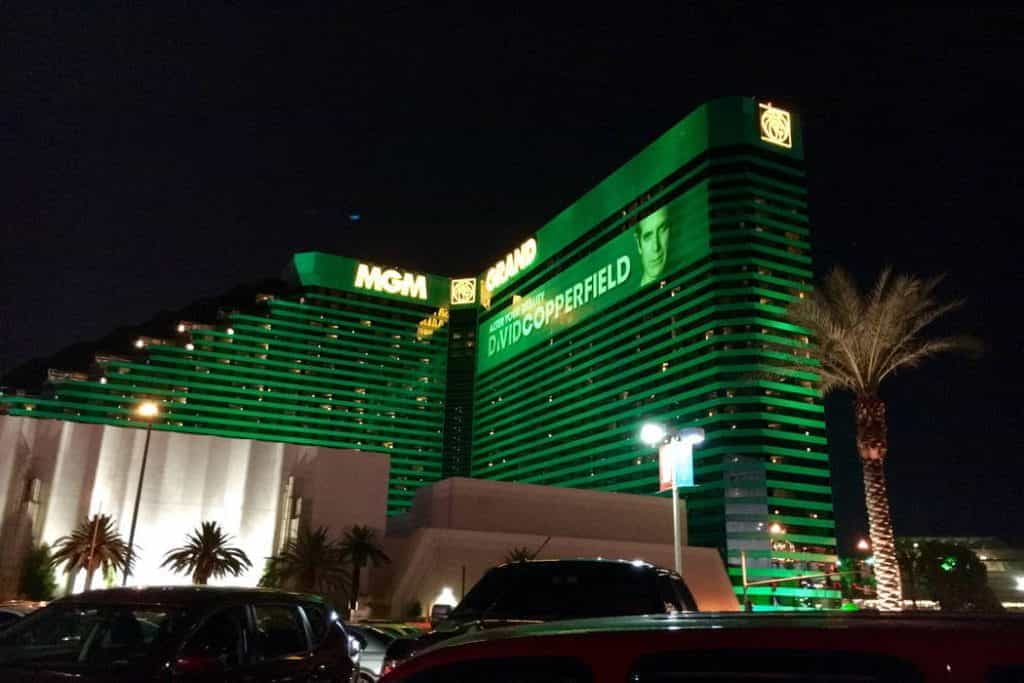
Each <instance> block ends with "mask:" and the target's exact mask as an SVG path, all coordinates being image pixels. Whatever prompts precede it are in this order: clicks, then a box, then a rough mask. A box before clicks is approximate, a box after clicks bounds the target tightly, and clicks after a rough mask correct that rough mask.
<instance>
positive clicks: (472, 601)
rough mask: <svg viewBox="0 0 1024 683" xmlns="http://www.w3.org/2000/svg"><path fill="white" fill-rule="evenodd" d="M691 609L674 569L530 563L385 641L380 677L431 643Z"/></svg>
mask: <svg viewBox="0 0 1024 683" xmlns="http://www.w3.org/2000/svg"><path fill="white" fill-rule="evenodd" d="M689 611H694V612H695V611H697V606H696V602H695V601H694V599H693V595H691V593H690V590H689V589H688V588H687V587H686V584H685V583H684V582H683V580H682V579H681V578H680V577H679V575H678V574H676V573H675V572H673V571H669V570H668V569H663V568H661V567H656V566H654V565H652V564H648V563H646V562H640V561H632V562H631V561H626V560H604V559H594V560H591V559H580V560H534V561H530V562H514V563H510V564H503V565H501V566H499V567H495V568H493V569H491V570H490V571H488V572H487V573H486V574H484V576H483V578H481V579H480V581H479V582H477V584H476V585H475V586H473V588H472V589H471V590H470V591H469V592H468V593H467V594H466V597H465V598H464V599H463V600H462V602H460V603H459V604H458V606H456V607H455V609H453V610H452V611H451V612H450V613H449V614H448V616H447V617H446V618H445V619H444V620H443V621H441V622H440V623H439V624H437V626H436V627H435V628H434V629H433V630H431V631H429V632H427V633H424V634H423V635H422V636H419V637H418V638H399V639H396V640H394V641H392V642H391V644H390V645H389V646H388V649H387V653H386V654H385V656H384V666H383V668H382V673H387V672H388V671H390V670H392V669H394V668H395V667H396V666H398V664H400V663H401V662H403V661H404V660H406V659H408V658H409V657H412V656H413V655H414V654H416V653H417V652H420V651H422V650H424V649H426V648H427V647H430V646H431V645H434V644H435V643H439V642H441V641H443V640H447V639H449V638H453V637H455V636H458V635H462V634H464V633H469V632H471V631H476V630H482V629H489V628H499V627H503V626H512V625H515V624H523V623H539V622H548V621H558V620H562V619H581V618H588V617H614V616H630V615H638V614H664V613H669V612H689Z"/></svg>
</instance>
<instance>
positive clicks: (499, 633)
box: [436, 612, 1024, 649]
mask: <svg viewBox="0 0 1024 683" xmlns="http://www.w3.org/2000/svg"><path fill="white" fill-rule="evenodd" d="M1007 627H1013V629H1014V630H1020V631H1021V632H1022V633H1024V615H1015V614H1009V615H1007V614H998V615H997V614H949V613H943V614H941V615H938V614H932V613H927V612H917V613H909V612H903V613H898V614H892V615H888V614H880V613H867V612H865V613H856V612H853V613H850V612H808V613H799V612H795V613H794V612H776V613H761V614H751V613H746V612H719V613H708V612H675V613H671V614H650V615H641V616H623V617H598V618H592V619H566V620H563V621H547V622H542V623H533V624H521V625H515V626H510V627H505V628H495V629H485V630H479V631H472V632H470V633H467V634H465V635H460V636H457V637H455V638H451V639H449V640H446V641H443V642H441V643H439V644H438V645H437V646H436V647H437V648H438V649H440V648H445V647H456V646H458V645H461V644H466V643H474V642H484V641H495V640H504V639H510V638H531V637H544V636H580V635H587V634H594V633H606V634H607V633H626V632H636V631H651V632H655V631H681V630H701V629H714V630H729V629H768V630H771V629H787V630H788V629H814V630H822V629H826V630H828V629H842V630H846V629H851V628H868V629H879V630H885V629H904V630H905V629H923V630H935V629H965V630H979V629H991V630H1002V629H1005V628H1007Z"/></svg>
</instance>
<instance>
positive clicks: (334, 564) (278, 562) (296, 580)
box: [260, 525, 349, 593]
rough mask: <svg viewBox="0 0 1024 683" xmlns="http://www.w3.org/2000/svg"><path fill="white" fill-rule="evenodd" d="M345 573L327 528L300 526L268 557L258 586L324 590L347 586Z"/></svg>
mask: <svg viewBox="0 0 1024 683" xmlns="http://www.w3.org/2000/svg"><path fill="white" fill-rule="evenodd" d="M348 581H349V575H348V572H347V571H346V570H345V560H344V558H342V556H341V550H340V548H339V546H338V544H337V543H336V542H334V541H332V540H331V539H330V537H329V532H328V529H327V527H324V526H320V527H317V528H316V529H314V530H310V529H309V527H308V526H305V525H303V526H301V527H300V528H299V533H298V534H297V535H296V537H295V538H293V539H291V540H289V541H288V543H287V544H285V547H284V549H283V550H282V551H281V553H280V554H279V555H274V556H273V557H270V558H268V562H267V568H266V571H265V572H264V574H263V578H261V579H260V585H261V586H281V585H285V584H287V585H290V586H293V587H294V588H295V589H296V590H299V591H303V592H305V593H312V592H318V593H326V592H330V591H334V590H338V589H341V588H344V587H346V586H347V585H348Z"/></svg>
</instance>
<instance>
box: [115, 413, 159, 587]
mask: <svg viewBox="0 0 1024 683" xmlns="http://www.w3.org/2000/svg"><path fill="white" fill-rule="evenodd" d="M159 414H160V406H158V405H157V404H156V402H155V401H143V402H142V403H140V404H139V407H138V408H136V409H135V415H136V416H137V417H140V418H142V419H143V420H145V421H146V442H145V444H144V445H143V447H142V467H140V468H139V486H138V488H137V489H136V490H135V508H134V509H133V510H132V526H131V531H129V532H128V557H127V558H126V561H125V567H124V575H123V576H122V577H121V585H122V586H127V585H128V575H129V574H131V573H132V564H133V563H134V561H135V524H136V522H138V521H139V501H141V500H142V482H143V480H144V479H145V477H146V460H147V459H148V458H149V437H150V436H151V435H152V433H153V420H155V419H156V417H157V416H158V415H159Z"/></svg>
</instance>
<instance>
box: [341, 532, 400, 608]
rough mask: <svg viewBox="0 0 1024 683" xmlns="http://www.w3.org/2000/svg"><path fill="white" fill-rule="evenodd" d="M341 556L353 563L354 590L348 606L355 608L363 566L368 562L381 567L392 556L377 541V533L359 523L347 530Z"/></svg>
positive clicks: (342, 543)
mask: <svg viewBox="0 0 1024 683" xmlns="http://www.w3.org/2000/svg"><path fill="white" fill-rule="evenodd" d="M341 556H342V557H343V558H345V559H346V560H348V561H350V562H351V563H352V591H351V593H350V594H349V598H348V608H349V610H354V609H355V608H356V602H357V601H358V599H359V578H360V574H361V572H362V569H363V567H365V566H366V565H367V564H372V565H373V566H374V567H380V566H381V565H384V564H387V563H388V562H391V558H390V557H388V556H387V554H386V553H385V552H384V549H383V548H382V547H381V546H380V543H378V542H377V533H376V532H375V531H374V530H373V529H371V528H370V527H368V526H361V525H359V524H356V525H354V526H353V527H352V528H351V529H349V530H348V531H346V532H345V537H344V538H343V539H342V540H341Z"/></svg>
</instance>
